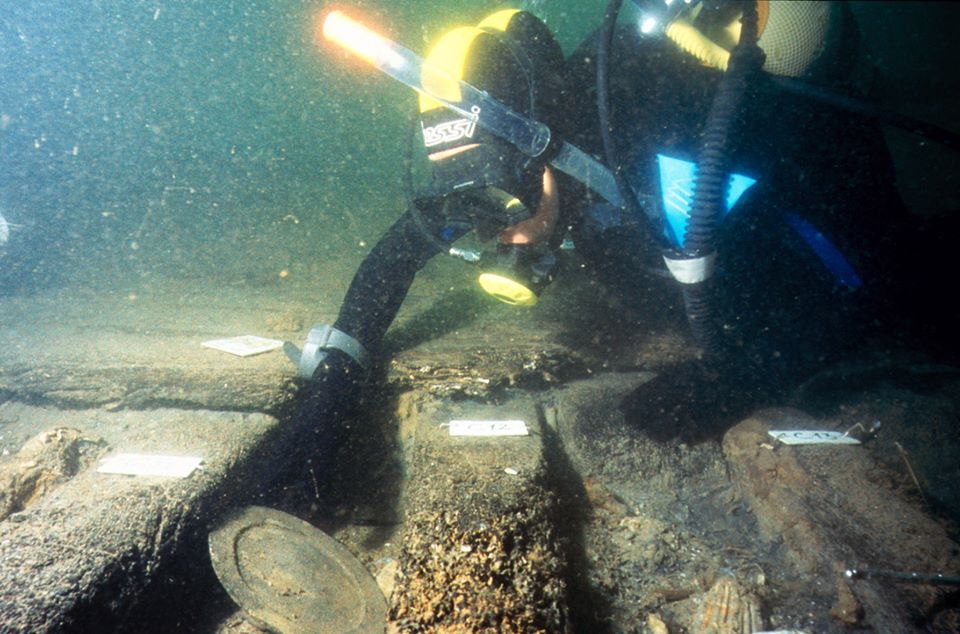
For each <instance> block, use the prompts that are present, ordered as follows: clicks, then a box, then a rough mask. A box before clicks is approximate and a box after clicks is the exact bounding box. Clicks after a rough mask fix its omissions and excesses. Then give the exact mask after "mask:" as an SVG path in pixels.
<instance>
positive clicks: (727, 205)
mask: <svg viewBox="0 0 960 634" xmlns="http://www.w3.org/2000/svg"><path fill="white" fill-rule="evenodd" d="M637 4H638V5H644V6H647V7H653V8H658V9H662V7H663V4H664V3H662V2H658V1H655V0H651V1H650V2H647V3H643V2H637ZM667 4H669V3H667ZM675 4H676V5H678V6H681V8H682V11H679V10H678V11H675V12H673V13H665V12H663V11H661V12H660V13H656V12H653V13H652V14H651V15H649V16H648V15H647V14H645V13H643V12H642V11H638V12H637V17H636V25H633V24H630V25H626V26H622V27H619V28H617V30H616V31H615V32H614V33H613V37H612V40H611V41H609V42H607V43H606V45H605V44H604V42H603V40H602V36H601V35H595V36H594V37H592V38H590V39H589V40H588V41H586V42H585V43H584V44H583V45H582V46H581V47H580V48H579V49H578V50H577V51H575V52H574V53H573V54H572V55H571V56H570V57H569V58H568V59H567V60H566V61H565V60H564V59H563V55H562V52H561V50H560V47H559V46H558V45H557V43H556V41H555V40H554V39H553V37H552V35H551V34H550V32H549V30H548V29H547V28H546V26H545V25H544V24H543V23H542V22H541V21H540V20H539V19H537V18H536V17H535V16H533V15H532V14H530V13H527V12H523V11H516V10H505V11H499V12H497V13H495V14H493V15H491V16H490V17H488V18H487V19H485V20H484V21H482V22H481V23H480V24H478V25H477V26H476V27H465V28H459V29H455V30H453V31H451V32H449V33H447V34H445V35H444V36H443V37H442V38H441V39H440V41H439V42H438V43H437V44H436V45H435V47H434V49H433V51H432V52H431V53H430V55H429V56H428V61H430V62H431V63H434V64H439V65H442V66H443V68H444V69H445V70H446V71H447V72H450V73H451V74H454V75H455V76H456V77H457V78H458V79H462V80H464V81H466V82H468V83H470V84H473V85H475V86H478V87H480V88H482V89H483V90H485V91H487V92H488V93H489V94H490V95H491V96H492V97H493V98H495V99H497V100H499V101H501V102H503V103H504V104H506V105H507V106H508V107H510V108H511V109H513V110H514V111H516V112H519V113H521V114H523V115H525V116H527V117H529V118H532V119H535V120H538V121H541V122H543V123H545V124H547V125H548V126H549V127H550V128H551V129H552V130H553V131H554V132H555V133H556V134H558V135H559V136H560V137H562V138H564V139H566V140H569V141H570V142H572V143H573V144H574V145H576V146H578V147H580V148H581V149H583V150H585V151H587V152H588V153H592V154H594V155H595V156H601V155H603V153H604V151H605V150H606V151H607V155H608V156H610V154H611V152H610V150H611V148H610V147H606V148H605V147H604V143H603V142H602V138H603V132H604V127H605V128H606V130H607V131H608V132H609V133H610V136H611V137H612V138H613V146H615V147H614V148H613V150H614V151H613V155H614V156H615V157H616V158H614V159H613V160H611V161H609V162H610V163H611V167H612V169H614V170H615V171H616V172H617V173H618V175H619V176H620V178H621V182H622V183H625V185H622V187H624V188H626V189H627V191H628V192H629V195H630V196H635V197H636V200H637V204H636V205H629V206H627V207H626V208H624V209H621V208H618V207H616V206H614V205H611V204H609V203H608V202H606V201H604V200H603V199H601V198H600V197H599V196H596V195H595V194H593V193H592V192H591V191H590V190H589V189H588V188H586V187H584V186H583V185H581V184H580V183H578V182H576V181H575V180H574V179H572V178H570V177H568V176H566V175H565V174H562V173H560V172H558V171H556V170H553V169H551V168H549V167H547V164H546V161H545V159H543V158H531V157H529V156H527V155H526V154H524V153H522V152H520V151H519V150H517V149H516V148H515V147H513V146H512V145H511V144H510V143H508V142H506V141H503V140H501V139H499V138H498V137H496V136H494V135H492V134H490V133H489V132H488V131H486V130H483V129H481V128H480V127H479V126H476V122H475V121H471V119H469V118H464V117H461V116H458V114H457V113H452V112H450V111H449V110H447V109H445V108H443V107H442V105H441V104H440V103H437V102H435V101H433V100H432V99H430V98H429V97H425V96H421V97H420V101H419V106H420V121H419V122H420V130H421V132H422V135H423V142H424V146H425V148H426V152H427V155H428V158H429V160H430V166H431V172H432V176H433V179H432V183H431V185H430V186H429V187H428V188H426V189H425V190H423V191H420V192H418V193H417V195H416V196H415V197H414V199H413V200H412V201H411V205H410V208H409V209H408V211H407V212H406V213H405V214H403V216H401V217H400V219H399V220H397V222H396V223H395V224H394V225H393V226H392V227H391V228H390V229H389V230H388V231H387V233H386V234H385V235H384V236H383V237H382V238H381V240H380V241H379V242H378V243H377V245H376V246H375V247H374V248H373V250H372V251H371V252H370V253H369V255H368V256H367V257H366V259H365V260H364V261H363V263H362V264H361V266H360V268H359V270H358V271H357V273H356V275H355V277H354V279H353V281H352V283H351V285H350V288H349V289H348V291H347V293H346V297H345V299H344V302H343V305H342V307H341V309H340V313H339V316H338V318H337V320H336V322H335V323H334V324H333V325H332V326H318V327H315V328H314V329H313V330H311V332H310V334H309V336H308V339H307V344H306V345H305V347H304V349H303V351H302V353H300V352H295V351H290V353H291V356H292V358H294V360H295V361H296V362H297V363H298V364H299V373H300V375H301V376H303V377H304V378H312V379H314V381H315V383H316V384H318V385H323V384H327V385H328V388H329V389H328V391H329V392H331V393H337V394H341V395H342V396H346V393H347V392H349V391H350V390H351V389H352V388H353V387H354V385H355V383H356V382H357V381H356V379H357V378H359V377H361V376H363V374H364V373H365V372H366V370H367V369H368V367H369V365H370V363H371V355H372V354H375V352H376V351H377V349H378V348H379V346H380V343H381V342H382V340H383V337H384V335H385V333H386V331H387V328H388V327H389V326H390V324H391V322H392V321H393V319H394V317H395V316H396V314H397V311H398V310H399V307H400V305H401V303H402V301H403V299H404V297H405V295H406V293H407V291H408V289H409V287H410V285H411V284H412V282H413V279H414V276H415V275H416V273H417V272H418V271H419V270H420V269H421V268H422V267H423V266H424V265H425V264H426V263H427V261H428V260H430V259H431V258H432V257H434V256H435V255H438V254H440V253H442V252H445V251H448V250H449V248H450V246H451V244H452V243H453V242H454V241H456V240H457V239H458V238H460V237H461V236H463V235H464V234H465V233H467V232H468V231H471V230H476V231H477V232H478V233H480V234H481V236H483V237H495V238H496V242H497V252H496V253H495V254H491V255H489V256H487V257H489V258H490V260H491V264H492V266H491V267H488V272H487V273H485V274H484V275H482V276H481V279H480V283H481V285H482V286H483V287H484V289H485V290H486V291H487V292H489V293H491V294H493V295H494V296H496V297H497V298H498V299H501V300H503V301H507V302H509V303H513V304H527V305H530V304H534V303H535V302H536V297H537V295H538V293H539V292H540V290H541V289H542V288H543V286H544V285H545V284H546V283H547V282H549V281H550V279H551V278H552V275H553V272H554V265H555V262H556V259H555V256H554V253H553V252H554V250H555V249H556V248H557V247H558V246H559V244H560V242H561V241H562V240H563V238H564V236H565V235H566V234H567V233H568V232H569V234H570V235H571V236H572V238H573V240H574V242H575V245H576V249H577V252H578V253H579V254H580V255H582V256H583V257H584V258H585V260H586V261H587V262H588V263H589V264H590V265H592V267H593V268H594V269H595V270H596V271H598V273H599V275H600V276H601V278H603V279H605V280H606V281H608V282H609V283H610V285H612V286H613V287H614V288H615V289H616V290H617V291H619V293H620V294H621V296H622V297H623V298H624V299H625V300H626V303H627V304H628V305H629V304H637V305H639V304H642V303H643V301H644V297H643V295H642V292H641V289H642V288H644V287H645V286H646V285H648V284H649V283H651V280H653V281H654V282H655V283H658V282H657V280H660V279H663V278H665V277H669V275H668V274H667V271H668V270H669V271H670V273H672V275H673V277H675V278H677V279H679V280H680V281H681V282H683V283H684V284H688V286H689V285H690V284H689V282H688V281H685V280H683V279H681V278H683V277H684V276H685V275H689V270H690V267H687V268H684V267H685V266H686V263H687V262H688V261H692V262H695V263H697V266H701V268H703V269H704V270H708V272H707V273H706V274H705V275H703V276H702V277H703V278H710V279H709V284H710V285H711V286H710V288H709V289H708V290H709V295H708V300H703V301H709V302H710V303H711V310H710V311H709V319H710V320H713V321H714V322H716V323H715V324H713V327H714V329H715V331H716V332H718V333H720V334H719V343H717V342H711V344H710V345H718V346H719V348H720V349H722V350H723V351H724V354H731V353H732V354H734V355H735V356H737V358H739V359H741V360H745V361H747V362H748V363H745V364H743V367H747V368H750V370H749V371H750V372H755V371H760V372H763V373H766V374H767V375H768V376H769V377H774V378H775V379H777V380H781V379H782V380H789V379H790V378H791V377H796V376H799V375H801V374H802V373H803V372H807V371H810V370H811V369H814V368H816V367H818V366H819V365H822V364H823V363H824V362H825V361H826V359H828V358H830V356H831V355H834V354H836V353H838V352H840V351H842V350H844V349H846V348H848V347H849V346H850V345H852V344H853V343H855V342H856V341H857V340H858V337H859V335H861V334H863V332H864V331H866V330H867V329H868V328H869V327H871V326H873V325H875V323H876V322H877V318H878V316H882V315H885V314H893V313H894V312H895V311H894V310H893V308H894V306H892V305H893V304H897V303H898V302H899V301H900V299H901V297H902V293H901V292H900V291H899V290H898V289H900V288H902V286H903V283H902V282H903V278H902V271H901V270H900V265H899V264H898V263H899V262H901V261H902V258H901V253H902V248H903V247H904V240H903V237H904V235H905V233H904V232H905V231H907V230H908V228H909V227H910V226H911V225H912V223H913V220H912V218H911V217H910V215H909V214H908V213H907V211H906V209H905V208H904V206H903V205H902V203H901V202H900V197H899V195H898V194H897V191H896V189H895V186H894V171H893V167H892V163H891V161H890V158H889V155H888V153H887V150H886V147H885V144H884V141H883V137H882V135H881V133H880V129H879V127H878V126H877V125H875V124H874V123H871V122H869V121H867V120H864V119H863V118H860V117H857V116H855V115H852V114H849V113H847V112H844V111H842V110H838V109H836V108H831V107H826V106H824V105H822V104H820V103H817V102H814V101H811V100H809V99H807V98H806V97H804V96H799V95H796V94H793V93H790V92H787V91H784V90H781V89H780V87H779V86H778V85H777V84H776V83H774V82H770V81H762V80H761V79H757V80H756V81H751V82H749V83H747V84H746V86H745V87H744V88H743V89H742V90H743V93H744V94H743V95H742V98H743V105H742V107H740V108H738V109H737V110H736V112H735V113H734V114H733V115H731V116H732V117H733V120H732V121H728V122H727V123H728V129H727V130H726V132H729V134H728V135H727V136H726V137H724V143H725V147H724V156H723V157H722V158H723V162H724V168H725V171H724V174H723V175H724V177H727V176H728V174H729V179H728V181H727V182H726V183H721V185H722V186H721V187H719V188H718V191H719V192H720V194H718V196H720V195H722V198H723V200H721V201H720V202H721V205H722V209H721V210H720V212H719V216H720V217H721V218H722V221H719V220H718V221H717V222H716V226H714V227H711V228H710V231H712V232H713V235H712V237H711V243H712V244H715V245H716V246H715V251H716V252H715V253H707V254H706V256H704V257H700V256H699V255H698V252H696V251H695V250H693V251H691V248H690V244H691V242H695V241H696V240H697V239H699V238H700V234H699V233H698V232H699V231H700V228H699V227H698V226H697V225H695V224H691V221H690V219H691V217H692V216H694V215H695V213H696V211H695V207H696V202H697V201H696V200H695V198H696V196H695V195H694V193H693V190H694V189H695V180H696V177H697V176H698V175H702V174H705V173H706V171H707V170H706V169H705V168H704V167H703V166H702V165H700V164H698V161H701V162H702V161H703V151H702V146H703V137H704V135H705V134H706V135H708V136H709V135H710V134H712V133H713V132H712V131H711V129H710V126H711V121H710V117H711V108H712V107H714V106H715V105H716V103H715V94H717V91H718V89H719V86H720V84H721V82H722V80H723V78H724V71H726V69H727V64H728V63H730V51H731V50H734V47H735V45H736V43H737V42H738V41H739V39H740V28H741V18H742V14H743V6H744V3H738V2H690V3H679V2H678V3H675ZM752 11H754V10H752ZM752 11H751V17H752V19H753V20H754V23H753V24H754V28H755V29H756V36H757V44H758V45H759V48H760V49H762V51H763V52H764V53H765V59H763V57H761V59H760V62H761V63H763V70H764V73H765V74H767V75H772V76H785V77H800V78H803V79H804V80H806V81H812V82H815V83H817V84H818V85H821V86H825V87H829V88H831V89H834V90H841V91H850V90H852V80H853V77H854V75H855V74H856V72H857V71H858V65H857V61H858V46H857V44H858V37H857V29H856V26H855V24H854V22H853V20H852V17H851V16H850V14H849V11H848V10H847V8H846V7H844V6H842V4H840V3H832V2H787V1H784V2H766V1H764V0H761V1H760V2H758V3H756V8H755V13H753V12H752ZM651 32H652V33H654V34H659V36H652V35H651ZM601 49H602V51H601ZM598 52H603V53H605V55H600V56H599V57H600V59H604V58H607V59H608V60H609V77H608V85H607V86H602V87H600V88H599V90H601V92H602V93H603V94H602V96H603V97H605V98H606V100H607V102H608V103H609V104H610V106H609V112H604V111H603V109H601V110H600V111H599V112H598V109H597V105H596V104H597V101H596V97H597V96H598V86H597V83H598V82H597V68H596V64H597V60H598ZM608 146H609V140H608ZM691 253H692V254H693V255H690V254H691ZM687 256H689V257H687ZM685 257H686V260H685V259H684V258H685ZM704 263H706V264H704ZM507 271H512V272H513V273H516V274H517V275H514V276H510V275H507V274H506V272H507ZM651 271H653V273H651ZM697 281H698V282H699V281H702V279H701V278H697ZM685 290H686V287H685ZM697 301H700V300H697V299H696V298H694V300H692V303H693V304H696V302H697ZM888 308H889V309H890V310H887V309H888ZM688 309H690V304H689V303H688ZM688 314H690V315H691V321H693V322H696V321H697V319H699V317H698V315H699V313H697V312H696V306H694V310H693V312H692V313H691V312H690V311H689V310H688ZM694 325H696V323H695V324H694ZM332 398H333V397H332Z"/></svg>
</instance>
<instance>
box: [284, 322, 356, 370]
mask: <svg viewBox="0 0 960 634" xmlns="http://www.w3.org/2000/svg"><path fill="white" fill-rule="evenodd" d="M327 350H339V351H340V352H343V353H344V354H346V355H347V356H348V357H350V358H351V359H353V360H354V361H356V363H357V365H359V366H360V367H361V368H362V369H364V370H366V369H367V365H368V361H369V356H368V355H367V351H366V350H365V349H364V347H363V345H361V344H360V342H359V341H357V340H356V339H354V338H353V337H351V336H350V335H348V334H347V333H345V332H343V331H342V330H337V329H336V328H334V327H333V326H328V325H326V324H323V325H317V326H314V327H313V328H311V329H310V332H309V333H307V341H306V343H305V344H304V345H303V351H302V352H301V353H300V358H299V359H295V361H296V363H297V374H298V375H299V376H300V377H302V378H304V379H309V378H313V373H314V372H316V370H317V367H318V366H319V365H320V364H321V363H323V360H324V359H325V358H326V357H327Z"/></svg>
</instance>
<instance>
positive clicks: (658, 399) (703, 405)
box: [620, 361, 777, 444]
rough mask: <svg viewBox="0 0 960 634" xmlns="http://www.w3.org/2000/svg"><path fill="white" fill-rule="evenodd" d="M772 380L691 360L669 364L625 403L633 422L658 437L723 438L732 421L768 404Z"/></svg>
mask: <svg viewBox="0 0 960 634" xmlns="http://www.w3.org/2000/svg"><path fill="white" fill-rule="evenodd" d="M776 389H777V388H776V386H775V385H774V384H772V383H765V382H763V381H761V380H759V379H757V378H756V377H749V378H745V377H744V374H743V373H741V372H730V373H725V372H723V371H718V370H713V369H708V368H706V367H705V366H703V365H702V364H701V363H699V362H695V361H691V362H685V363H681V364H679V365H677V366H674V367H671V368H667V369H665V370H664V371H662V372H660V373H659V374H658V375H657V376H656V377H654V378H653V379H651V380H650V381H647V382H646V383H643V384H642V385H640V386H639V387H637V389H635V390H634V391H633V392H631V393H630V394H629V395H627V396H626V397H625V398H624V399H623V401H621V403H620V411H621V412H622V413H623V415H624V418H625V419H626V421H627V423H628V424H630V425H632V426H634V427H636V428H638V429H642V430H643V431H645V432H646V433H647V435H648V436H649V437H650V438H651V439H652V440H656V441H661V442H663V441H668V440H672V439H680V440H683V441H684V442H687V443H691V444H697V443H701V442H707V441H711V440H718V439H720V438H721V437H722V436H723V434H724V433H725V432H726V431H727V429H729V428H730V427H731V426H732V425H735V424H736V423H738V422H740V421H741V420H743V419H744V418H745V417H746V416H748V415H749V414H750V413H751V412H753V411H754V410H756V409H758V408H759V407H762V406H764V404H765V403H767V402H768V401H769V399H770V398H771V394H772V393H773V392H774V391H776Z"/></svg>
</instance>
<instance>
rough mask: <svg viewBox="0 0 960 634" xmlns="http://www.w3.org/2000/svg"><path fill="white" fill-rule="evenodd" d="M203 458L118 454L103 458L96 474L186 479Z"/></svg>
mask: <svg viewBox="0 0 960 634" xmlns="http://www.w3.org/2000/svg"><path fill="white" fill-rule="evenodd" d="M202 462H203V458H200V457H199V456H161V455H156V454H141V453H120V454H117V455H115V456H110V457H109V458H104V459H103V461H101V463H100V467H99V468H97V472H98V473H117V474H120V475H134V476H165V477H168V478H186V477H187V476H188V475H190V474H191V473H193V472H194V470H196V469H197V467H199V466H200V463H202Z"/></svg>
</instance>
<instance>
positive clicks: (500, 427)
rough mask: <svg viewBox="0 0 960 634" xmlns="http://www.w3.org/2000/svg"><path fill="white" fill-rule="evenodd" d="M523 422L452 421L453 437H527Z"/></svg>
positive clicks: (451, 433)
mask: <svg viewBox="0 0 960 634" xmlns="http://www.w3.org/2000/svg"><path fill="white" fill-rule="evenodd" d="M529 433H530V432H529V431H527V424H526V423H525V422H523V421H522V420H452V421H450V435H451V436H527V435H529Z"/></svg>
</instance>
